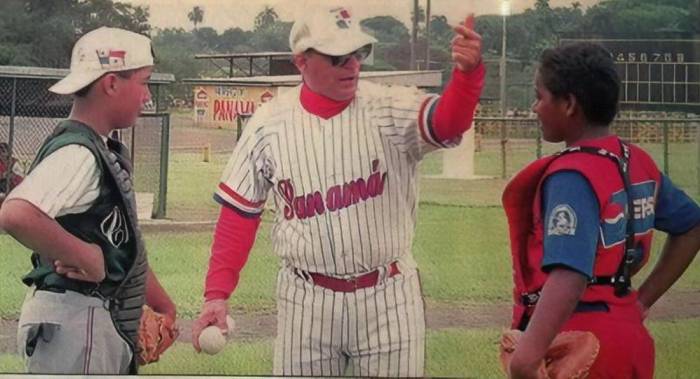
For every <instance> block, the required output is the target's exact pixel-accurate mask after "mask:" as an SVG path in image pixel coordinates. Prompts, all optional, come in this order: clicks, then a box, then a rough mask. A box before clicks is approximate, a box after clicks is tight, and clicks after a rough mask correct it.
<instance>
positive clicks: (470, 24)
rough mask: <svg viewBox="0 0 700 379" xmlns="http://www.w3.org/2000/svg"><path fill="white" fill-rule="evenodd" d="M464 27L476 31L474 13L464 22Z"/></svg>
mask: <svg viewBox="0 0 700 379" xmlns="http://www.w3.org/2000/svg"><path fill="white" fill-rule="evenodd" d="M464 27H465V28H467V29H469V30H474V13H469V14H468V15H467V18H466V19H465V20H464Z"/></svg>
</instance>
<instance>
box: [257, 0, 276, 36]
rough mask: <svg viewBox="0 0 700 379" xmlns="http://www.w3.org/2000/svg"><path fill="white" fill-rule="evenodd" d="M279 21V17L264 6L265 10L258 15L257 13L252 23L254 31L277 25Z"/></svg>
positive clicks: (270, 8)
mask: <svg viewBox="0 0 700 379" xmlns="http://www.w3.org/2000/svg"><path fill="white" fill-rule="evenodd" d="M279 19H280V16H278V15H277V12H276V11H275V9H274V8H272V7H270V6H268V5H265V8H263V10H262V11H260V13H258V15H257V16H255V21H254V26H255V31H256V32H257V31H259V30H263V29H267V28H269V27H271V26H272V25H274V24H275V23H277V22H278V21H279Z"/></svg>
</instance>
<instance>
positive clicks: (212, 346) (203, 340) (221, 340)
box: [199, 315, 236, 355]
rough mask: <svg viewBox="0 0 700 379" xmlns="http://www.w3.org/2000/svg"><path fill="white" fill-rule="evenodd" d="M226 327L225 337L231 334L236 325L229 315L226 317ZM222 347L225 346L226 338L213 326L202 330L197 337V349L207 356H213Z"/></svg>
mask: <svg viewBox="0 0 700 379" xmlns="http://www.w3.org/2000/svg"><path fill="white" fill-rule="evenodd" d="M226 326H228V332H227V335H228V334H231V333H233V329H234V328H235V326H236V323H235V322H234V321H233V318H232V317H231V316H229V315H226ZM224 345H226V336H224V333H222V331H221V329H219V327H217V326H215V325H211V326H208V327H206V328H204V330H202V333H201V334H200V335H199V347H200V348H201V349H202V351H203V352H205V353H207V354H210V355H214V354H216V353H218V352H220V351H221V350H222V349H223V348H224Z"/></svg>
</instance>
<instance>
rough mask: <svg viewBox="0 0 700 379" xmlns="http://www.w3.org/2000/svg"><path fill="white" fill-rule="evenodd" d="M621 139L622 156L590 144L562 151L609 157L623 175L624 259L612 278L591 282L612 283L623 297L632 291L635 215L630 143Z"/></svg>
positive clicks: (616, 293) (592, 280)
mask: <svg viewBox="0 0 700 379" xmlns="http://www.w3.org/2000/svg"><path fill="white" fill-rule="evenodd" d="M619 141H620V149H621V150H622V156H618V155H616V154H613V153H611V152H609V151H607V150H605V149H601V148H595V147H590V146H576V147H572V148H569V149H566V150H564V151H563V152H562V153H572V152H577V151H580V152H584V153H588V154H594V155H598V156H602V157H605V158H608V159H610V160H612V161H613V162H615V164H616V165H617V169H618V171H619V173H620V176H621V177H622V183H623V184H624V186H625V193H627V206H626V207H625V220H627V228H626V231H625V251H624V254H623V256H622V260H621V261H620V264H619V265H618V267H617V271H616V272H615V276H613V277H610V278H602V277H601V278H595V277H594V278H593V279H591V283H590V284H612V285H613V286H614V287H615V296H617V297H622V296H625V295H627V294H628V293H629V291H630V285H631V283H630V267H631V265H632V262H633V261H634V252H635V246H634V245H635V244H634V215H633V214H632V210H633V209H634V208H633V205H632V201H633V196H632V184H631V182H630V175H629V161H630V148H629V145H627V144H626V143H624V142H622V140H619Z"/></svg>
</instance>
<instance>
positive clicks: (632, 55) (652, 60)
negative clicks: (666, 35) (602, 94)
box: [560, 39, 700, 112]
mask: <svg viewBox="0 0 700 379" xmlns="http://www.w3.org/2000/svg"><path fill="white" fill-rule="evenodd" d="M578 41H588V42H596V43H599V44H601V45H602V46H604V47H605V48H606V49H608V50H609V51H610V53H611V54H612V57H613V59H614V60H615V65H616V67H617V69H618V73H619V74H620V79H621V81H622V83H621V84H622V86H621V88H620V104H621V106H622V108H623V109H631V110H659V111H688V112H698V111H700V39H645V40H642V39H561V40H560V43H561V44H567V43H572V42H578Z"/></svg>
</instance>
